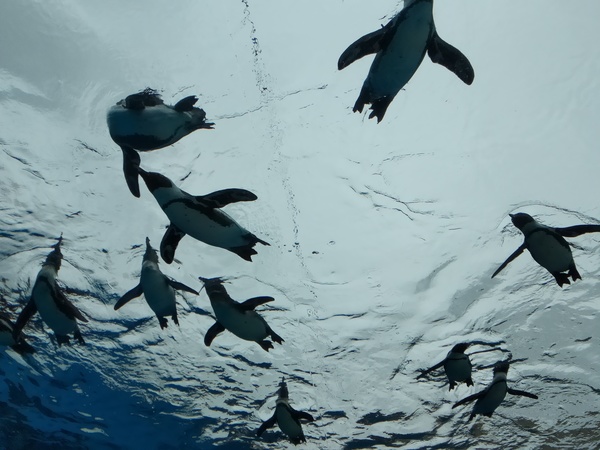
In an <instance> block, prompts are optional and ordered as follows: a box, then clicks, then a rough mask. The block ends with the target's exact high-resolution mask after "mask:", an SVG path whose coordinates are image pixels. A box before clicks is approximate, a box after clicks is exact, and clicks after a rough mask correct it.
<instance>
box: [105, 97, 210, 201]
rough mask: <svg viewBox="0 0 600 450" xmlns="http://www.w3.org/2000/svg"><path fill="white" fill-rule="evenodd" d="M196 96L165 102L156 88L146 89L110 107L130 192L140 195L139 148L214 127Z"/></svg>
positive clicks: (111, 124)
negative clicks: (207, 120)
mask: <svg viewBox="0 0 600 450" xmlns="http://www.w3.org/2000/svg"><path fill="white" fill-rule="evenodd" d="M197 101H198V98H197V97H195V96H193V95H192V96H189V97H185V98H184V99H181V100H179V101H178V102H177V103H176V104H175V105H173V106H171V105H165V104H164V102H163V101H162V99H161V97H160V95H159V94H158V92H157V91H155V90H153V89H150V88H147V89H145V90H143V91H142V92H138V93H137V94H132V95H129V96H127V97H126V98H124V99H123V100H120V101H119V102H117V104H116V105H114V106H112V107H111V108H110V109H109V110H108V114H107V116H106V122H107V124H108V131H109V133H110V137H111V138H112V140H113V141H114V142H115V143H116V144H117V145H119V146H120V147H121V150H122V151H123V172H124V174H125V180H126V182H127V186H128V187H129V190H130V191H131V193H132V194H133V195H134V196H136V197H139V196H140V187H139V183H138V172H137V169H138V167H139V166H140V161H141V160H140V155H139V154H138V153H137V152H136V150H137V151H142V152H146V151H150V150H158V149H161V148H164V147H167V146H169V145H171V144H174V143H175V142H177V141H178V140H180V139H181V138H183V137H184V136H187V135H188V134H190V133H192V132H193V131H196V130H200V129H213V128H214V127H213V125H214V123H211V122H206V113H205V112H204V110H203V109H201V108H198V107H195V106H194V105H195V104H196V102H197Z"/></svg>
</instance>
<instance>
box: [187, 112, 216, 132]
mask: <svg viewBox="0 0 600 450" xmlns="http://www.w3.org/2000/svg"><path fill="white" fill-rule="evenodd" d="M192 114H193V116H194V130H200V129H202V128H205V129H207V130H213V129H214V125H215V124H214V123H213V122H207V121H206V113H205V112H204V110H203V109H202V108H193V111H192Z"/></svg>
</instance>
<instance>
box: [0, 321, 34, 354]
mask: <svg viewBox="0 0 600 450" xmlns="http://www.w3.org/2000/svg"><path fill="white" fill-rule="evenodd" d="M0 345H5V346H10V347H12V349H13V350H14V351H16V352H17V353H20V354H22V355H23V354H25V353H34V352H35V349H34V348H33V347H32V346H31V345H29V344H28V343H27V342H25V337H24V336H23V335H22V334H21V335H20V336H19V337H17V338H16V339H15V337H14V325H13V323H12V321H11V320H10V317H8V316H7V315H6V314H3V313H0Z"/></svg>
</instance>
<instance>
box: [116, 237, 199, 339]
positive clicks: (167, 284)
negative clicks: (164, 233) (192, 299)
mask: <svg viewBox="0 0 600 450" xmlns="http://www.w3.org/2000/svg"><path fill="white" fill-rule="evenodd" d="M176 289H178V290H181V291H186V292H189V293H190V294H196V295H198V292H197V291H195V290H194V289H192V288H191V287H189V286H186V285H185V284H183V283H180V282H178V281H175V280H172V279H170V278H168V277H167V276H165V275H164V274H163V273H162V272H161V271H160V269H159V268H158V255H157V254H156V250H154V249H153V248H152V246H151V245H150V239H148V238H147V237H146V252H145V253H144V259H143V261H142V273H141V275H140V282H139V283H138V285H137V286H136V287H134V288H133V289H131V290H130V291H129V292H127V293H126V294H125V295H123V297H121V298H120V299H119V301H118V302H117V303H116V304H115V311H116V310H118V309H119V308H120V307H121V306H123V305H124V304H125V303H127V302H129V301H130V300H133V299H134V298H136V297H139V296H140V295H142V294H144V297H146V302H148V306H150V308H152V311H154V313H155V314H156V317H157V318H158V322H159V323H160V328H161V330H162V329H164V328H167V318H166V317H165V316H171V320H172V321H173V323H175V325H179V321H178V320H177V305H176V303H175V290H176Z"/></svg>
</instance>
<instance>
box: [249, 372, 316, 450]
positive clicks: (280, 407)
mask: <svg viewBox="0 0 600 450" xmlns="http://www.w3.org/2000/svg"><path fill="white" fill-rule="evenodd" d="M300 420H306V421H307V422H314V421H315V419H314V418H313V416H311V415H310V414H309V413H307V412H304V411H296V410H295V409H294V408H292V407H291V406H290V402H289V397H288V389H287V385H286V384H285V380H281V383H280V384H279V390H278V392H277V403H276V405H275V412H274V413H273V415H272V416H271V418H270V419H268V420H267V421H265V422H263V423H262V425H261V426H260V427H259V428H258V430H256V435H257V436H260V435H261V434H263V432H264V431H265V430H267V429H268V428H271V427H272V426H274V425H275V423H277V425H278V426H279V429H280V430H281V431H283V433H284V434H286V435H287V436H288V437H289V438H290V441H292V443H293V444H294V445H297V444H300V443H301V442H306V438H305V437H304V432H303V431H302V425H301V423H300Z"/></svg>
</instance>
